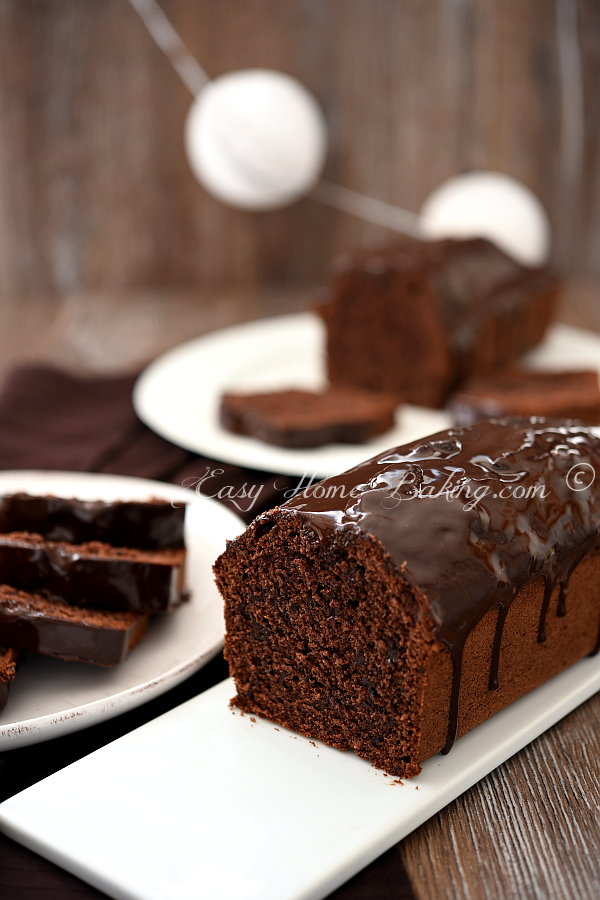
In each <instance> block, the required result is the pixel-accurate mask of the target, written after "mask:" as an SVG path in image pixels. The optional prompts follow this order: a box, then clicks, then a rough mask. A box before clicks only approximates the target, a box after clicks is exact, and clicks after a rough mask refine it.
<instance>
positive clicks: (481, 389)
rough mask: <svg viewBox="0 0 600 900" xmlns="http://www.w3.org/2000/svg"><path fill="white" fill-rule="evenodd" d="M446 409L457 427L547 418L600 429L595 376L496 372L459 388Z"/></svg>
mask: <svg viewBox="0 0 600 900" xmlns="http://www.w3.org/2000/svg"><path fill="white" fill-rule="evenodd" d="M448 409H449V411H450V412H451V413H452V417H453V419H454V422H455V424H456V425H471V424H472V423H473V422H477V421H478V420H479V419H489V418H494V417H495V416H550V417H552V418H558V419H577V420H578V421H580V422H586V423H588V424H589V425H600V383H599V381H598V372H593V371H583V370H582V371H575V372H530V371H526V370H525V369H509V370H507V371H501V372H496V373H494V374H492V375H487V376H485V377H482V378H473V379H471V380H470V381H467V382H465V383H464V384H462V385H461V386H460V388H459V389H458V390H457V391H456V393H454V394H453V395H452V397H451V398H450V401H449V403H448Z"/></svg>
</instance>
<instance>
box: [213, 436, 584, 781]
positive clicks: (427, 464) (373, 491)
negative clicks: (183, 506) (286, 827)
mask: <svg viewBox="0 0 600 900" xmlns="http://www.w3.org/2000/svg"><path fill="white" fill-rule="evenodd" d="M215 574H216V578H217V583H218V585H219V588H220V590H221V592H222V594H223V597H224V598H225V614H226V626H227V633H226V640H225V653H226V657H227V659H228V661H229V665H230V668H231V673H232V675H233V678H234V679H235V683H236V688H237V697H236V698H235V703H237V705H238V706H239V707H240V708H241V709H243V710H246V711H248V712H251V713H256V714H258V715H263V716H267V717H268V718H270V719H272V720H273V721H275V722H277V723H279V724H281V725H283V726H286V727H289V728H292V729H294V730H295V731H298V732H300V733H302V734H304V735H308V736H310V737H312V738H316V739H319V740H322V741H324V742H325V743H327V744H330V745H332V746H333V747H337V748H339V749H350V750H353V751H354V752H355V753H357V754H358V755H359V756H362V757H364V758H365V759H367V760H369V761H370V762H371V763H373V764H374V765H375V766H377V767H380V768H383V769H386V770H387V771H388V772H390V773H394V774H397V775H399V776H411V775H415V774H417V773H418V772H419V771H420V765H421V763H422V762H423V761H424V760H426V759H428V758H429V757H431V756H432V755H434V754H435V753H437V752H438V751H440V750H443V751H448V750H450V748H451V747H452V744H453V742H454V740H455V738H457V737H460V736H461V735H463V734H465V733H466V732H467V731H469V730H470V729H471V728H473V727H474V726H476V725H478V724H480V723H481V722H483V721H484V720H485V719H487V718H489V717H490V716H491V715H493V714H494V713H496V712H498V711H499V710H501V709H503V708H504V707H505V706H507V705H508V704H509V703H512V702H513V701H515V700H516V699H518V698H519V697H521V696H522V695H523V694H525V693H526V692H527V691H530V690H532V689H533V688H535V687H537V686H538V685H540V684H541V683H543V682H544V681H546V680H547V679H549V678H551V677H552V676H554V675H555V674H557V673H558V672H560V671H561V670H563V669H564V668H566V667H567V666H569V665H570V664H571V663H573V662H575V661H576V660H578V659H581V658H582V657H584V656H586V655H588V654H591V653H595V652H596V651H597V650H598V648H599V638H600V628H599V624H600V621H599V620H600V428H594V427H586V426H582V425H577V424H573V423H551V422H548V421H544V420H543V419H531V420H520V421H515V420H490V421H486V422H481V423H479V424H477V425H474V426H471V427H470V428H463V429H452V430H450V431H445V432H440V433H439V434H435V435H433V436H432V437H429V438H426V439H423V440H419V441H414V442H412V443H410V444H407V445H406V446H403V447H397V448H395V449H392V450H390V451H388V452H387V453H383V454H381V455H380V456H378V457H375V458H373V459H371V460H368V461H367V462H365V463H364V464H362V465H359V466H357V467H356V468H354V469H351V470H350V471H348V472H346V473H344V474H343V475H340V476H338V477H335V478H328V479H326V480H325V481H323V482H321V483H319V484H317V485H314V486H312V487H311V488H309V489H307V490H306V491H304V492H303V493H300V494H298V495H296V496H295V497H294V498H293V499H291V500H290V501H288V502H287V503H286V504H285V505H284V506H282V507H279V508H276V509H274V510H272V511H271V512H268V513H265V514H263V515H261V516H259V517H258V518H257V519H256V520H255V521H254V522H253V523H252V525H251V526H250V527H249V528H248V529H247V531H246V532H245V533H244V534H243V535H242V536H241V537H239V538H238V539H237V540H235V541H232V542H231V543H230V544H229V545H228V548H227V550H226V551H225V553H224V554H223V555H222V556H221V557H219V559H218V560H217V562H216V564H215Z"/></svg>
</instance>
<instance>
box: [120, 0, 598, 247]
mask: <svg viewBox="0 0 600 900" xmlns="http://www.w3.org/2000/svg"><path fill="white" fill-rule="evenodd" d="M129 3H130V4H131V6H132V7H133V9H135V11H136V12H137V13H138V15H139V16H140V18H141V20H142V22H143V23H144V25H145V26H146V28H147V30H148V33H149V34H150V36H151V38H152V39H153V40H154V42H155V43H156V45H157V46H158V47H160V49H161V50H162V51H163V53H164V54H165V56H166V57H167V59H168V60H169V61H170V62H171V65H172V66H173V68H174V69H175V71H176V72H177V74H178V75H179V77H180V78H181V80H182V81H183V83H184V84H185V86H186V87H187V88H188V90H189V91H190V93H191V94H192V96H194V97H195V96H196V95H197V94H198V93H199V92H200V91H201V90H202V88H204V87H205V86H206V85H207V84H208V83H209V82H210V78H209V77H208V75H207V73H206V72H205V70H204V69H203V68H202V66H201V65H200V63H199V62H198V60H197V59H196V58H195V57H194V56H192V54H191V53H190V51H189V50H188V48H187V47H186V46H185V44H184V42H183V40H182V39H181V37H180V36H179V34H178V33H177V32H176V31H175V29H174V28H173V26H172V25H171V23H170V22H169V20H168V19H167V17H166V16H165V14H164V12H163V10H162V9H161V7H160V6H159V4H158V2H157V0H129ZM556 30H557V45H558V65H559V80H560V93H561V103H560V109H561V114H560V115H561V123H560V125H561V127H560V149H561V152H560V170H561V171H560V174H561V179H560V181H561V185H562V189H563V194H564V198H566V199H565V203H564V204H563V207H564V206H565V205H571V207H572V210H573V211H574V207H573V202H574V201H573V198H574V196H575V187H576V186H577V184H578V181H579V177H580V174H581V171H582V164H583V146H584V139H585V110H584V90H583V73H582V63H581V47H580V43H579V34H578V22H577V8H576V5H575V0H556ZM311 196H313V197H314V198H315V199H317V200H319V201H320V202H321V203H324V204H326V205H327V206H331V207H333V208H334V209H338V210H341V211H342V212H345V213H349V214H350V215H353V216H356V217H357V218H359V219H363V220H365V221H367V222H373V223H374V224H376V225H382V226H384V227H385V228H389V229H390V230H392V231H399V232H402V233H405V234H412V235H415V236H418V235H419V234H420V232H421V227H420V218H419V216H418V215H417V214H416V213H413V212H409V211H408V210H405V209H400V208H399V207H397V206H393V205H392V204H390V203H386V202H385V201H383V200H376V199H375V198H374V197H368V196H366V195H365V194H361V193H359V192H357V191H353V190H350V189H349V188H344V187H340V186H339V185H336V184H331V183H330V182H328V181H320V182H319V183H318V184H317V186H316V187H315V189H314V190H313V192H312V195H311ZM569 198H571V202H570V204H569Z"/></svg>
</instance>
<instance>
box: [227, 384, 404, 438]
mask: <svg viewBox="0 0 600 900" xmlns="http://www.w3.org/2000/svg"><path fill="white" fill-rule="evenodd" d="M396 406H397V403H396V398H395V397H394V396H393V395H391V394H379V393H374V392H373V391H365V390H361V389H360V388H348V387H339V388H335V387H334V388H330V389H329V390H326V391H321V392H316V391H300V390H288V391H276V392H271V393H264V394H224V395H223V398H222V400H221V424H222V425H223V427H224V428H226V429H227V430H228V431H232V432H234V434H245V435H248V436H250V437H255V438H257V439H258V440H260V441H265V442H266V443H268V444H276V445H277V446H279V447H319V446H321V445H322V444H331V443H334V442H338V443H344V444H361V443H363V442H364V441H369V440H371V438H373V437H376V436H377V435H378V434H383V433H384V432H386V431H388V430H389V429H390V428H392V427H393V425H394V411H395V409H396Z"/></svg>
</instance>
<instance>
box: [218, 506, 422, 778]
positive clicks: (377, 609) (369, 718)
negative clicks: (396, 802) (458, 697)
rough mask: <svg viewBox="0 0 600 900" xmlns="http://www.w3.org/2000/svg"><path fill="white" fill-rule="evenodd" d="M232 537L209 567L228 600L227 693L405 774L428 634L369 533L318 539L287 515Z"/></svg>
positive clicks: (410, 766)
mask: <svg viewBox="0 0 600 900" xmlns="http://www.w3.org/2000/svg"><path fill="white" fill-rule="evenodd" d="M261 530H262V533H261ZM242 543H243V545H244V546H243V549H242V547H241V546H239V545H238V547H235V546H234V545H230V549H231V551H232V553H233V555H232V556H231V557H230V559H229V561H228V564H227V566H219V565H218V564H217V570H216V571H217V578H218V581H219V585H220V588H221V590H222V591H223V593H224V595H225V596H227V597H228V598H230V600H231V602H230V603H228V606H227V610H228V611H227V633H228V640H227V648H226V656H227V659H228V661H229V664H230V667H231V672H232V675H233V677H234V678H235V681H236V685H237V688H238V696H237V698H236V701H235V702H236V703H237V704H238V705H239V706H240V707H241V708H242V709H245V710H248V711H250V712H257V713H259V714H263V715H267V716H268V717H269V718H271V719H272V720H274V721H276V722H279V723H280V724H282V725H284V726H287V727H290V728H292V729H293V730H295V731H298V732H300V733H301V734H305V735H307V736H309V737H316V738H318V739H320V740H323V741H325V742H326V743H328V744H331V745H332V746H334V747H338V748H339V749H344V750H345V749H351V750H354V752H356V753H357V754H359V755H360V756H364V757H366V758H367V759H369V760H371V761H373V762H374V763H375V764H376V765H378V766H380V767H382V768H386V767H387V768H390V769H393V766H392V765H391V761H392V760H395V761H397V760H398V758H399V757H405V764H406V772H405V774H416V772H417V771H418V770H419V766H418V763H417V761H416V757H417V755H418V745H419V740H420V731H419V729H418V720H419V716H418V714H419V708H420V704H421V703H422V702H423V681H422V677H420V675H419V672H421V673H422V671H423V668H422V667H423V665H424V664H425V659H426V657H427V656H428V655H429V654H431V653H432V651H433V642H434V639H433V637H432V633H431V627H430V623H428V621H427V620H426V619H425V618H424V615H423V612H422V607H421V604H420V602H419V600H418V599H417V598H416V597H415V596H414V594H413V593H412V592H411V591H410V589H409V588H408V587H407V585H406V584H405V583H403V582H402V579H401V578H400V577H399V576H398V574H397V572H395V571H394V568H393V566H392V565H391V562H390V560H389V558H386V555H385V553H384V552H383V549H382V548H381V547H380V546H378V542H377V541H375V540H373V539H370V538H368V537H365V538H364V539H363V540H362V541H357V542H353V543H348V542H347V541H345V540H344V535H342V534H340V535H338V536H336V539H335V541H334V542H333V543H331V544H328V545H327V546H323V545H320V544H319V542H318V540H317V539H316V536H315V533H314V531H313V530H312V529H311V528H310V527H307V526H306V524H305V523H302V521H301V520H294V519H293V518H291V517H286V518H285V519H284V520H281V521H277V522H276V523H273V525H272V527H270V528H267V527H266V525H265V524H264V523H261V524H259V525H258V528H256V527H253V528H251V529H250V530H249V534H248V540H247V542H246V541H244V540H243V539H242ZM236 553H237V554H238V557H239V565H236ZM278 563H279V564H278ZM399 723H401V725H402V729H401V730H400V729H399V728H398V724H399Z"/></svg>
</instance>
